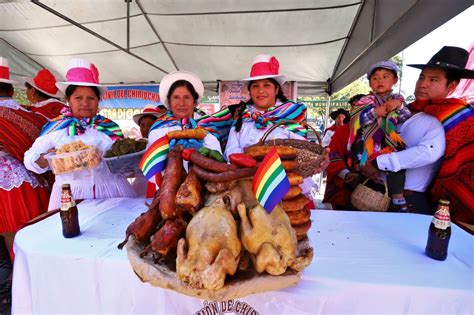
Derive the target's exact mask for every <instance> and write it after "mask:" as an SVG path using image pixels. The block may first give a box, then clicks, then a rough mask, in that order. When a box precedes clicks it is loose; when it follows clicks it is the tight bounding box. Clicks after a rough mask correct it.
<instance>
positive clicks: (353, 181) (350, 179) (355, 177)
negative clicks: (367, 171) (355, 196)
mask: <svg viewBox="0 0 474 315" xmlns="http://www.w3.org/2000/svg"><path fill="white" fill-rule="evenodd" d="M344 182H345V183H346V184H348V185H349V186H351V187H352V188H356V186H357V185H358V184H359V182H360V175H359V174H357V173H347V174H346V176H345V177H344Z"/></svg>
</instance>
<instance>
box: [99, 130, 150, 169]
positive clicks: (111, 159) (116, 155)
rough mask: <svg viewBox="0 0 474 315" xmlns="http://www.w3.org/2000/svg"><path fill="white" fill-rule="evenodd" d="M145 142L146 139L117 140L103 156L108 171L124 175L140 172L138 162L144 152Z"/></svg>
mask: <svg viewBox="0 0 474 315" xmlns="http://www.w3.org/2000/svg"><path fill="white" fill-rule="evenodd" d="M146 144H147V141H146V139H139V140H135V139H130V138H127V139H121V140H117V141H116V142H115V143H114V144H113V145H112V147H111V148H110V150H107V152H106V153H105V154H104V157H103V159H104V161H105V163H106V164H107V167H108V168H109V170H110V172H111V173H112V174H120V175H125V176H129V175H134V174H137V173H141V169H140V168H139V167H138V164H139V163H140V160H141V159H142V157H143V154H145V151H146Z"/></svg>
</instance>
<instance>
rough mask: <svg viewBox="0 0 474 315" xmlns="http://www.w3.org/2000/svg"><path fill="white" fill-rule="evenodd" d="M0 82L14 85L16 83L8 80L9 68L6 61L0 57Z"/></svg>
mask: <svg viewBox="0 0 474 315" xmlns="http://www.w3.org/2000/svg"><path fill="white" fill-rule="evenodd" d="M0 82H1V83H9V84H16V83H18V82H16V81H13V80H10V67H9V66H8V59H7V58H3V57H0Z"/></svg>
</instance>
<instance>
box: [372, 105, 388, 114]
mask: <svg viewBox="0 0 474 315" xmlns="http://www.w3.org/2000/svg"><path fill="white" fill-rule="evenodd" d="M385 104H386V103H383V104H382V105H379V106H377V107H375V108H374V113H375V115H377V117H385V116H387V113H388V112H387V106H385Z"/></svg>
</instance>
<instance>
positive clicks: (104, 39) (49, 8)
mask: <svg viewBox="0 0 474 315" xmlns="http://www.w3.org/2000/svg"><path fill="white" fill-rule="evenodd" d="M31 2H32V3H34V4H36V5H37V6H39V7H41V8H43V9H44V10H46V11H48V12H50V13H52V14H54V15H56V16H57V17H59V18H62V19H63V20H65V21H67V22H69V23H71V24H73V25H74V26H76V27H78V28H79V29H81V30H83V31H85V32H87V33H89V34H91V35H93V36H95V37H97V38H99V39H100V40H102V41H104V42H106V43H108V44H110V45H112V46H114V47H116V48H118V49H120V50H121V51H123V52H125V53H127V54H129V55H130V56H132V57H135V58H136V59H138V60H140V61H142V62H144V63H146V64H148V65H150V66H152V67H153V68H156V69H158V70H160V71H162V72H163V73H166V74H167V73H168V71H166V70H164V69H162V68H160V67H158V66H157V65H155V64H153V63H151V62H150V61H148V60H146V59H145V58H142V57H140V56H138V55H136V54H134V53H132V52H130V51H127V50H126V49H125V48H123V47H121V46H120V45H118V44H116V43H114V42H113V41H111V40H109V39H108V38H105V37H104V36H102V35H100V34H98V33H96V32H94V31H92V30H91V29H89V28H87V27H85V26H83V25H82V24H80V23H78V22H76V21H74V20H73V19H71V18H69V17H67V16H65V15H64V14H61V13H59V12H58V11H56V10H54V9H53V8H51V7H49V6H47V5H46V4H44V3H41V2H40V1H39V0H31Z"/></svg>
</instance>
